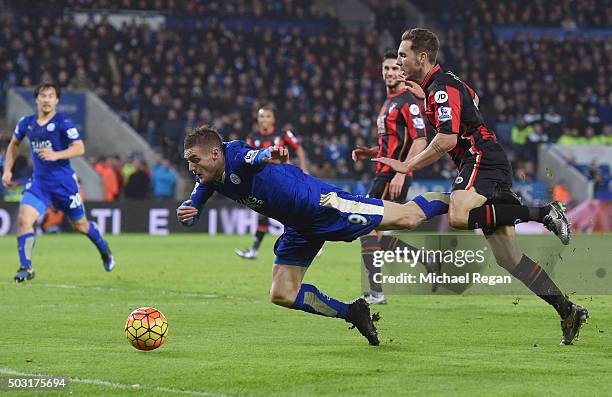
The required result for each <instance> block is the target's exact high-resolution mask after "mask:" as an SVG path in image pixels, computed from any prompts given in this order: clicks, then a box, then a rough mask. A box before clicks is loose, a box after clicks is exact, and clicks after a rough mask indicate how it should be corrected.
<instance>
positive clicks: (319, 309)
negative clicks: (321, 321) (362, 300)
mask: <svg viewBox="0 0 612 397" xmlns="http://www.w3.org/2000/svg"><path fill="white" fill-rule="evenodd" d="M348 307H349V305H348V303H344V302H340V301H337V300H335V299H334V298H330V297H329V296H327V295H325V294H324V293H322V292H321V291H319V289H318V288H317V287H315V286H314V285H312V284H302V285H301V286H300V291H299V292H298V294H297V296H296V297H295V302H293V306H291V308H292V309H295V310H302V311H304V312H308V313H313V314H318V315H320V316H327V317H339V318H343V319H346V313H347V311H348Z"/></svg>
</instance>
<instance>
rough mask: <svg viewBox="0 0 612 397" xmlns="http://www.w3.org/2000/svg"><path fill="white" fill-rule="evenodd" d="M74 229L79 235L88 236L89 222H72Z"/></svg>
mask: <svg viewBox="0 0 612 397" xmlns="http://www.w3.org/2000/svg"><path fill="white" fill-rule="evenodd" d="M72 227H73V228H74V230H76V231H77V232H79V233H83V234H87V233H88V232H89V222H87V220H86V219H84V220H79V221H76V222H72Z"/></svg>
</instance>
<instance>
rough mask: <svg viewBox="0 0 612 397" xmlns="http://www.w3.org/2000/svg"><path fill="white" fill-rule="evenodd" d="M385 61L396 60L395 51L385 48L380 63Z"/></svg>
mask: <svg viewBox="0 0 612 397" xmlns="http://www.w3.org/2000/svg"><path fill="white" fill-rule="evenodd" d="M387 59H397V50H394V49H392V48H387V49H386V50H385V53H384V54H383V58H382V61H383V62H384V61H386V60H387Z"/></svg>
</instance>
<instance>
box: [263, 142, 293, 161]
mask: <svg viewBox="0 0 612 397" xmlns="http://www.w3.org/2000/svg"><path fill="white" fill-rule="evenodd" d="M262 160H263V161H264V162H265V163H267V164H285V163H287V162H288V161H289V151H288V150H287V148H286V147H284V146H277V145H274V146H271V147H270V156H269V157H268V156H264V157H263V158H262Z"/></svg>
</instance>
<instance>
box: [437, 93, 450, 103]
mask: <svg viewBox="0 0 612 397" xmlns="http://www.w3.org/2000/svg"><path fill="white" fill-rule="evenodd" d="M434 101H436V103H444V102H446V101H448V94H447V93H446V91H442V90H440V91H437V92H436V93H435V94H434Z"/></svg>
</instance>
